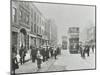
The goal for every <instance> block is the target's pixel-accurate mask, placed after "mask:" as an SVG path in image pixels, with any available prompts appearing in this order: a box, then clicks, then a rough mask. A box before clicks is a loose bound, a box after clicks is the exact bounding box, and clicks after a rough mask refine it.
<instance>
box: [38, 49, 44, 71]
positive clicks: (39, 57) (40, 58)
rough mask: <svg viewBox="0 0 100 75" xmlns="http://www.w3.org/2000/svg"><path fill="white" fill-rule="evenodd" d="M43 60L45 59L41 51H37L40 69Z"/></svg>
mask: <svg viewBox="0 0 100 75" xmlns="http://www.w3.org/2000/svg"><path fill="white" fill-rule="evenodd" d="M42 59H43V57H42V55H41V53H40V50H38V51H37V67H38V69H40V68H41V64H42Z"/></svg>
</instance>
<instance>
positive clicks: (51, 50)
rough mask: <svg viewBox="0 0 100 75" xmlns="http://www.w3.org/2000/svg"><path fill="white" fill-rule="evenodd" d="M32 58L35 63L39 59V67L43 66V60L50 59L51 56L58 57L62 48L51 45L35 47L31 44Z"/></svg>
mask: <svg viewBox="0 0 100 75" xmlns="http://www.w3.org/2000/svg"><path fill="white" fill-rule="evenodd" d="M30 48H31V58H32V62H33V63H34V62H35V61H36V60H37V67H38V69H40V68H41V64H42V62H45V61H48V59H50V58H53V57H54V58H55V59H57V55H59V54H61V50H60V48H59V47H57V48H56V47H50V46H40V47H38V48H37V47H36V46H35V47H34V46H31V47H30Z"/></svg>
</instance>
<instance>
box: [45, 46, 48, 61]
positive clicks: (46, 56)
mask: <svg viewBox="0 0 100 75" xmlns="http://www.w3.org/2000/svg"><path fill="white" fill-rule="evenodd" d="M45 54H46V61H48V59H49V49H48V46H46V52H45Z"/></svg>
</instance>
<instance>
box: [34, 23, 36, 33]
mask: <svg viewBox="0 0 100 75" xmlns="http://www.w3.org/2000/svg"><path fill="white" fill-rule="evenodd" d="M34 32H35V33H36V24H34Z"/></svg>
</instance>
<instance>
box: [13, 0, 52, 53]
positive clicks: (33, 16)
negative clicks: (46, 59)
mask: <svg viewBox="0 0 100 75" xmlns="http://www.w3.org/2000/svg"><path fill="white" fill-rule="evenodd" d="M49 40H50V26H49V24H48V22H47V19H46V18H45V17H44V16H43V14H42V13H41V12H40V11H39V10H38V8H37V7H36V6H35V5H34V3H32V2H25V1H12V6H11V45H12V46H16V48H17V52H19V49H20V48H21V46H24V47H25V48H26V50H29V48H30V46H37V47H39V46H41V45H44V44H46V45H47V44H49Z"/></svg>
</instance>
